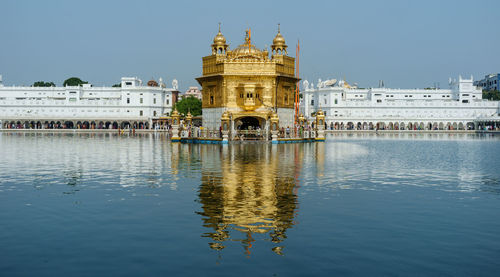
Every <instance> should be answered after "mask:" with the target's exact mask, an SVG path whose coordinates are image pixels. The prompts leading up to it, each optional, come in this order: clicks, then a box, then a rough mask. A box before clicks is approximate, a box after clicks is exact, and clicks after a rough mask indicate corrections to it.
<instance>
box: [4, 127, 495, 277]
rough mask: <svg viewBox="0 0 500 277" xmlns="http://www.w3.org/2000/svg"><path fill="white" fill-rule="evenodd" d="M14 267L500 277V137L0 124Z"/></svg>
mask: <svg viewBox="0 0 500 277" xmlns="http://www.w3.org/2000/svg"><path fill="white" fill-rule="evenodd" d="M0 155H1V158H0V275H2V276H54V275H59V276H109V275H119V276H158V275H164V276H165V275H196V276H200V275H201V276H205V275H217V276H235V275H244V276H246V275H254V276H255V275H259V276H260V275H265V276H293V275H295V276H304V275H328V276H331V275H341V276H343V275H358V276H368V275H369V276H373V275H389V276H391V275H392V276H408V275H410V276H412V275H417V276H429V275H440V276H446V275H448V276H498V272H500V171H499V168H500V138H499V137H486V136H474V135H423V134H420V135H386V136H381V135H379V136H376V135H351V136H350V135H336V136H333V135H330V136H329V137H328V139H327V141H326V142H325V143H309V144H289V145H270V144H233V145H226V146H220V145H185V144H171V143H170V142H169V141H168V140H166V139H165V138H164V137H162V136H159V135H148V134H146V135H137V136H131V137H128V136H126V137H118V136H116V135H114V134H113V135H104V134H101V135H89V134H82V135H77V134H75V135H72V134H69V135H63V134H59V135H58V134H55V135H50V134H7V133H4V134H1V133H0Z"/></svg>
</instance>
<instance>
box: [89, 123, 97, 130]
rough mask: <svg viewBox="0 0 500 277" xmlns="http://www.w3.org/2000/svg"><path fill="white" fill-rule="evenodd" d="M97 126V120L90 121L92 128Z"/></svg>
mask: <svg viewBox="0 0 500 277" xmlns="http://www.w3.org/2000/svg"><path fill="white" fill-rule="evenodd" d="M95 128H96V123H95V121H91V122H90V129H95Z"/></svg>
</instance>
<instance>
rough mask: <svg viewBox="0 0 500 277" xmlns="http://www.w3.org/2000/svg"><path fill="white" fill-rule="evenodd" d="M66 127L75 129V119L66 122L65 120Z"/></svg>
mask: <svg viewBox="0 0 500 277" xmlns="http://www.w3.org/2000/svg"><path fill="white" fill-rule="evenodd" d="M64 127H65V128H66V129H73V128H74V127H75V126H74V124H73V121H65V122H64Z"/></svg>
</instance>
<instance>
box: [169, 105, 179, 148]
mask: <svg viewBox="0 0 500 277" xmlns="http://www.w3.org/2000/svg"><path fill="white" fill-rule="evenodd" d="M170 117H171V118H172V138H171V140H172V142H178V141H180V140H181V138H180V137H179V124H180V117H181V116H180V115H179V112H178V111H177V109H175V110H174V111H173V112H172V115H171V116H170Z"/></svg>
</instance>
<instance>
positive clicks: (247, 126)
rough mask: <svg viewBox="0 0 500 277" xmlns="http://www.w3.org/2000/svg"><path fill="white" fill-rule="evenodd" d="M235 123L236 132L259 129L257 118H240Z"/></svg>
mask: <svg viewBox="0 0 500 277" xmlns="http://www.w3.org/2000/svg"><path fill="white" fill-rule="evenodd" d="M235 122H236V128H237V129H238V130H255V129H257V128H260V127H261V125H260V124H261V123H260V120H259V118H257V117H253V116H245V117H240V118H238V119H237V120H236V121H235Z"/></svg>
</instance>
